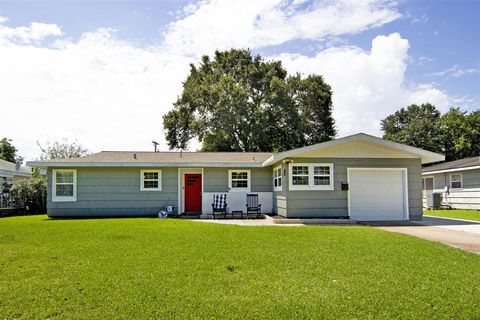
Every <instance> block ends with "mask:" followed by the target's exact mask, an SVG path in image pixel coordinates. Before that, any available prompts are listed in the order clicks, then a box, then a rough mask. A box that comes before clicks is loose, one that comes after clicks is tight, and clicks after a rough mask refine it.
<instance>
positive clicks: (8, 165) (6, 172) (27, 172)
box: [0, 159, 32, 177]
mask: <svg viewBox="0 0 480 320" xmlns="http://www.w3.org/2000/svg"><path fill="white" fill-rule="evenodd" d="M31 175H32V170H31V168H29V167H20V168H19V169H18V170H17V168H16V164H15V163H13V162H9V161H5V160H2V159H0V177H13V176H21V177H30V176H31Z"/></svg>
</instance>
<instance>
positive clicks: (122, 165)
mask: <svg viewBox="0 0 480 320" xmlns="http://www.w3.org/2000/svg"><path fill="white" fill-rule="evenodd" d="M27 164H28V165H29V166H31V167H38V168H58V167H61V168H79V167H82V168H84V167H98V168H111V167H114V168H125V167H127V168H128V167H135V168H158V167H162V168H163V167H168V168H171V167H174V168H179V167H181V168H199V167H203V168H262V167H263V166H262V163H261V162H259V163H245V162H238V163H237V162H85V161H83V162H67V161H64V162H61V161H58V162H55V161H52V162H50V161H48V162H43V161H27Z"/></svg>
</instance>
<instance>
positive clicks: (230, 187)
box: [228, 169, 252, 192]
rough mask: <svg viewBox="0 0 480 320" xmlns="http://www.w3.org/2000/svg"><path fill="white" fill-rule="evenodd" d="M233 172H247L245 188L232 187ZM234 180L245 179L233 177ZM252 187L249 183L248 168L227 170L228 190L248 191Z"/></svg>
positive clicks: (249, 174)
mask: <svg viewBox="0 0 480 320" xmlns="http://www.w3.org/2000/svg"><path fill="white" fill-rule="evenodd" d="M233 172H239V173H240V172H246V173H247V179H246V180H247V187H246V188H238V187H236V188H234V187H232V173H233ZM235 180H245V179H235ZM251 188H252V185H251V173H250V170H244V169H236V170H228V191H229V192H250V190H251Z"/></svg>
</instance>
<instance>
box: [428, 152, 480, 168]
mask: <svg viewBox="0 0 480 320" xmlns="http://www.w3.org/2000/svg"><path fill="white" fill-rule="evenodd" d="M477 166H480V156H477V157H472V158H465V159H460V160H455V161H449V162H444V163H441V164H436V165H433V166H430V167H425V168H423V172H433V171H441V170H450V169H462V168H469V167H477Z"/></svg>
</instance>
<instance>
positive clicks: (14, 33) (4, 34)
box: [0, 17, 62, 44]
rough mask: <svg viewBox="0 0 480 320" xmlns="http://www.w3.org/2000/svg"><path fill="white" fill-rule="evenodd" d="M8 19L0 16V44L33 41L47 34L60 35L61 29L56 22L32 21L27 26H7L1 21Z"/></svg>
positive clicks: (39, 39)
mask: <svg viewBox="0 0 480 320" xmlns="http://www.w3.org/2000/svg"><path fill="white" fill-rule="evenodd" d="M7 21H8V19H7V18H5V17H0V44H1V43H3V44H5V43H9V42H20V43H27V44H29V43H35V42H39V41H41V40H43V39H45V38H46V37H48V36H60V35H62V31H61V29H60V27H59V26H57V25H56V24H47V23H39V22H32V23H31V24H30V26H29V27H17V28H9V27H7V26H5V25H3V23H5V22H7Z"/></svg>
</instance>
